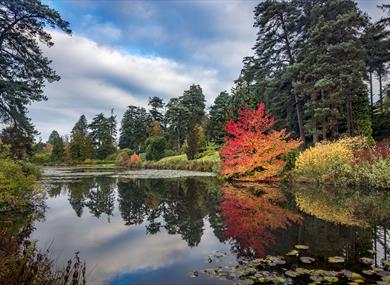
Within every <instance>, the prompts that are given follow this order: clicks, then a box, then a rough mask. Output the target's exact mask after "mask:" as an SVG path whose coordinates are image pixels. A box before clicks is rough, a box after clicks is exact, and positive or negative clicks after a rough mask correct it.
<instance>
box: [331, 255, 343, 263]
mask: <svg viewBox="0 0 390 285" xmlns="http://www.w3.org/2000/svg"><path fill="white" fill-rule="evenodd" d="M328 262H330V263H343V262H345V258H344V257H342V256H331V257H329V258H328Z"/></svg>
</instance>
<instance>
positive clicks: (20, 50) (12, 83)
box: [0, 0, 71, 156]
mask: <svg viewBox="0 0 390 285" xmlns="http://www.w3.org/2000/svg"><path fill="white" fill-rule="evenodd" d="M48 27H51V28H59V29H60V30H62V31H64V32H66V33H68V34H70V33H71V30H70V29H69V23H68V22H66V21H64V20H63V19H62V18H61V16H60V14H59V13H58V12H57V11H55V10H53V9H51V8H49V7H48V6H47V5H44V4H42V3H41V1H23V0H13V1H1V2H0V123H3V124H6V125H7V126H10V127H11V128H12V130H13V132H14V135H15V136H14V139H16V138H26V140H24V142H27V141H29V142H30V143H32V141H33V137H34V135H36V134H37V132H36V131H35V129H34V126H33V124H32V123H31V121H30V119H29V118H28V117H27V112H28V110H27V106H28V105H29V104H31V103H32V102H37V101H42V100H46V99H47V98H46V96H45V95H44V94H43V87H44V86H45V84H46V82H53V81H57V80H59V79H60V77H59V76H58V75H57V74H56V72H55V71H54V70H53V69H52V68H51V67H50V63H51V61H50V60H49V59H48V58H47V57H46V56H45V55H44V54H43V51H42V47H51V46H52V45H53V44H54V43H53V41H52V37H51V35H50V34H49V31H50V30H49V29H47V28H48ZM16 132H17V133H18V134H16ZM24 142H23V141H21V142H15V143H16V144H18V145H21V144H23V143H24ZM15 150H16V149H15ZM24 152H26V149H25V150H24ZM15 155H16V154H15ZM16 156H17V155H16Z"/></svg>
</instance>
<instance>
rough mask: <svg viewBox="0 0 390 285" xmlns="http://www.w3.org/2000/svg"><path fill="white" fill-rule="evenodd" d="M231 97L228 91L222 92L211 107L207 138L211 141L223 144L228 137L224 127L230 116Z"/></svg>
mask: <svg viewBox="0 0 390 285" xmlns="http://www.w3.org/2000/svg"><path fill="white" fill-rule="evenodd" d="M229 101H230V96H229V94H228V93H227V92H226V91H223V92H221V93H220V94H219V95H218V96H217V98H216V99H215V101H214V105H212V106H211V107H210V112H209V116H210V120H209V122H208V124H207V136H208V137H209V140H210V141H212V142H214V143H217V144H222V143H223V141H224V137H225V135H226V133H225V131H224V126H225V124H226V122H227V119H228V116H229V111H228V109H229V103H230V102H229Z"/></svg>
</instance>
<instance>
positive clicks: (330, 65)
mask: <svg viewBox="0 0 390 285" xmlns="http://www.w3.org/2000/svg"><path fill="white" fill-rule="evenodd" d="M313 9H314V11H313V14H314V18H313V19H314V20H313V21H314V22H313V23H312V26H311V28H310V30H309V34H308V40H307V42H306V43H305V47H304V49H303V50H302V53H301V55H300V57H299V63H298V64H297V68H298V70H299V72H300V76H299V82H298V83H297V84H296V86H295V87H296V90H297V92H302V93H303V94H305V95H306V96H307V97H306V103H305V110H306V112H305V115H306V116H308V117H309V120H308V123H307V125H306V127H307V129H309V130H310V131H309V133H311V134H312V136H313V142H314V143H315V142H316V141H318V140H319V137H320V135H321V137H322V139H326V138H327V137H328V136H330V137H336V136H337V135H338V134H339V132H340V131H341V129H340V128H341V126H342V125H343V124H346V126H347V129H346V132H347V134H349V135H352V133H353V117H352V116H353V108H352V106H353V102H354V101H355V99H356V94H357V93H358V92H360V90H361V88H362V87H363V85H364V83H363V81H362V78H363V74H364V70H365V63H364V50H363V47H362V44H361V41H360V38H359V33H360V31H361V30H362V29H364V27H365V26H366V24H367V19H366V18H365V16H364V15H363V14H362V13H361V11H360V10H359V9H358V8H357V7H356V4H355V3H354V2H353V1H350V0H346V1H338V0H329V1H327V2H326V4H325V5H321V6H315V7H314V8H313Z"/></svg>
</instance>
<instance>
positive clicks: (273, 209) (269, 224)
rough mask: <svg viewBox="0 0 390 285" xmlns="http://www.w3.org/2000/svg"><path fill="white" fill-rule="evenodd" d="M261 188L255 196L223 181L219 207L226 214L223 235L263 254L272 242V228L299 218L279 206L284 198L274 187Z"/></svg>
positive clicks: (296, 220) (243, 248)
mask: <svg viewBox="0 0 390 285" xmlns="http://www.w3.org/2000/svg"><path fill="white" fill-rule="evenodd" d="M257 188H258V187H257ZM261 190H262V191H264V193H262V194H261V195H259V196H257V195H254V194H253V193H252V192H251V191H248V189H243V188H236V187H234V186H232V185H225V186H224V187H222V189H221V191H222V193H223V195H224V199H223V201H222V203H221V211H222V213H223V215H224V216H225V217H226V221H225V224H226V230H225V234H226V236H227V237H228V238H231V239H234V240H236V241H237V242H238V244H239V248H240V249H241V250H254V251H255V252H256V253H257V255H258V256H265V251H266V249H267V248H270V247H271V246H272V245H273V244H274V243H275V236H274V235H273V234H272V230H275V229H280V228H282V229H284V228H287V227H288V226H289V225H290V224H291V223H295V222H299V221H300V219H301V218H300V216H299V215H296V214H293V213H291V212H290V211H288V210H286V209H283V208H282V207H281V206H280V203H281V202H283V201H284V198H283V197H282V196H281V194H280V193H279V192H278V191H277V190H276V189H273V188H270V187H264V189H263V187H262V188H261Z"/></svg>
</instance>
